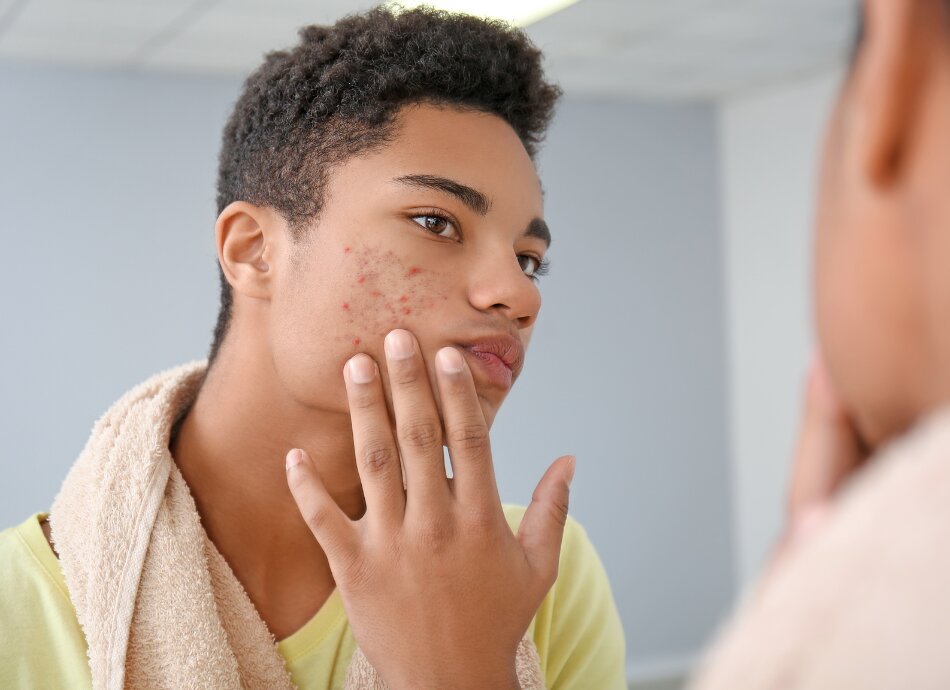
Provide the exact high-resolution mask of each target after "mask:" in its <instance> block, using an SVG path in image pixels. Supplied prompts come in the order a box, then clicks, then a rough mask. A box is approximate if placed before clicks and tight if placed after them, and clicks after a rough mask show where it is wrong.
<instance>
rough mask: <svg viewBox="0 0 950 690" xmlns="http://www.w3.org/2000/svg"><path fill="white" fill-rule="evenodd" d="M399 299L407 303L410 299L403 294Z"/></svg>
mask: <svg viewBox="0 0 950 690" xmlns="http://www.w3.org/2000/svg"><path fill="white" fill-rule="evenodd" d="M399 301H400V302H403V303H405V302H408V301H409V298H408V297H406V296H405V295H403V296H402V297H400V298H399Z"/></svg>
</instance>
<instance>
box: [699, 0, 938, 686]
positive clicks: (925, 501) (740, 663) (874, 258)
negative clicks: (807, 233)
mask: <svg viewBox="0 0 950 690" xmlns="http://www.w3.org/2000/svg"><path fill="white" fill-rule="evenodd" d="M864 20H865V21H864V34H863V37H862V40H861V42H860V44H859V46H858V50H857V54H856V57H855V62H854V65H853V67H852V71H851V74H850V75H849V77H848V79H847V81H846V83H845V85H844V88H843V90H842V92H841V95H840V98H839V102H838V105H837V108H836V110H835V112H834V115H833V117H832V121H831V124H830V127H829V130H828V136H827V141H826V145H825V152H824V166H823V171H822V188H821V198H820V206H819V213H818V219H817V231H816V240H817V241H816V271H815V277H816V286H815V287H816V290H815V294H816V299H817V305H816V306H817V322H818V332H819V337H820V341H821V350H822V352H823V355H824V360H825V361H826V363H827V364H826V365H823V364H822V363H821V359H820V358H819V361H818V363H817V364H816V366H815V368H814V371H813V373H812V376H811V381H810V384H809V389H808V398H807V399H808V406H807V410H806V414H805V424H804V428H803V434H802V438H801V445H800V448H799V454H798V458H797V465H796V470H795V473H794V482H793V487H792V492H791V495H790V504H791V512H792V515H791V517H792V522H791V525H792V532H791V536H790V539H789V540H788V542H787V544H786V546H785V547H784V548H783V550H782V553H781V554H780V555H779V556H778V557H777V559H776V563H775V564H774V565H773V566H772V567H771V569H770V572H768V573H767V575H766V577H765V579H764V581H763V583H762V584H761V585H760V587H759V589H758V591H756V592H754V593H753V594H752V595H751V596H750V598H749V601H748V602H747V604H746V606H745V610H744V611H743V613H742V615H740V616H739V618H738V619H737V620H736V622H735V623H734V624H733V625H732V626H731V628H730V630H728V631H727V634H726V635H725V636H724V637H723V639H722V640H721V642H720V643H719V645H718V647H717V649H716V651H715V652H714V653H713V654H712V656H711V657H710V658H709V660H708V662H707V664H706V666H705V669H704V670H703V672H702V673H701V674H700V678H699V681H698V682H697V684H696V687H698V688H702V690H720V689H721V690H726V689H729V690H732V689H734V688H754V689H761V688H775V689H778V688H781V689H782V690H791V689H793V688H835V689H837V688H861V689H862V690H875V689H881V690H884V689H885V688H886V689H888V690H891V689H893V688H947V687H950V656H948V654H947V652H946V643H947V640H948V639H950V599H948V597H947V594H946V587H947V582H950V556H948V552H947V544H950V412H948V407H947V406H948V404H950V270H948V266H950V197H948V195H947V192H946V180H947V179H950V127H948V122H950V2H947V0H866V1H865V3H864ZM869 453H870V457H868V454H869ZM842 485H844V487H845V488H844V490H843V491H840V492H838V491H837V489H838V488H839V487H840V486H842Z"/></svg>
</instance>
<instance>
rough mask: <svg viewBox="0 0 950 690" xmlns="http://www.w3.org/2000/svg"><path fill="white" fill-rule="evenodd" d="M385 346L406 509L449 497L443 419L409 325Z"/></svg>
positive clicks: (436, 502) (439, 501)
mask: <svg viewBox="0 0 950 690" xmlns="http://www.w3.org/2000/svg"><path fill="white" fill-rule="evenodd" d="M385 350H386V363H387V368H388V370H389V384H390V390H391V394H392V399H393V414H394V416H395V419H396V438H397V439H398V441H399V452H400V454H401V455H402V463H403V467H404V468H405V471H406V503H407V506H406V509H407V511H409V510H412V509H413V508H412V507H413V506H414V505H415V506H416V508H417V509H418V508H422V509H425V508H431V507H435V506H438V505H440V504H444V503H447V502H448V499H449V485H448V479H447V478H446V475H445V459H444V458H445V456H444V454H443V451H442V421H441V419H440V417H439V413H438V410H437V408H436V404H435V397H434V396H433V393H432V386H431V384H430V383H429V375H428V372H427V370H426V366H425V362H424V361H423V359H422V354H421V352H420V351H419V344H418V343H417V342H416V339H415V337H413V335H412V334H411V333H409V331H405V330H402V329H397V330H395V331H392V332H391V333H390V334H389V335H387V336H386V341H385Z"/></svg>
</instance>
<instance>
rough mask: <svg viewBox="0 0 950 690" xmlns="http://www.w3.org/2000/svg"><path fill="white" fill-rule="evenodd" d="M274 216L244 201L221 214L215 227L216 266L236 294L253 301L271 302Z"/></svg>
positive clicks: (275, 237)
mask: <svg viewBox="0 0 950 690" xmlns="http://www.w3.org/2000/svg"><path fill="white" fill-rule="evenodd" d="M276 220H277V218H276V214H275V213H274V212H273V211H272V210H270V209H268V208H264V207H261V206H255V205H254V204H250V203H248V202H246V201H234V202H232V203H230V204H228V206H227V207H226V208H225V209H224V210H223V211H221V214H220V215H219V216H218V221H217V223H215V226H214V235H215V242H216V244H217V248H218V262H219V263H220V264H221V270H222V271H223V272H224V275H225V277H226V278H227V281H228V283H230V284H231V288H232V289H233V290H234V291H235V292H239V293H241V294H242V295H245V296H247V297H251V298H253V299H264V300H266V299H270V295H271V283H272V278H273V271H272V270H271V265H270V261H269V260H268V257H270V256H272V255H273V254H274V251H275V249H274V243H275V242H276V241H277V238H278V235H279V233H278V232H277V227H276Z"/></svg>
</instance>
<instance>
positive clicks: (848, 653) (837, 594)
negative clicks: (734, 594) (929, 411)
mask: <svg viewBox="0 0 950 690" xmlns="http://www.w3.org/2000/svg"><path fill="white" fill-rule="evenodd" d="M948 547H950V410H945V411H943V412H941V413H938V414H937V415H935V416H933V417H932V418H931V419H930V420H928V421H927V422H926V423H924V424H922V425H921V426H920V427H919V428H918V429H916V430H915V431H914V432H913V433H911V434H909V435H908V436H907V437H905V438H903V439H901V440H900V441H899V442H898V443H896V444H894V445H892V446H891V447H890V448H888V449H886V450H885V451H884V452H883V453H880V454H879V455H878V456H877V457H876V458H874V459H873V460H872V463H871V465H870V466H869V468H868V469H867V470H865V471H864V472H863V473H862V475H861V476H860V477H859V478H857V480H856V481H855V482H854V483H853V484H852V485H851V486H850V487H849V488H848V490H847V492H846V493H845V495H844V496H842V498H841V500H840V501H839V502H838V503H837V504H836V505H835V506H834V508H833V510H832V513H831V516H830V517H829V519H828V522H827V523H826V524H825V525H823V526H822V528H821V529H820V531H818V532H817V533H816V534H815V535H814V536H813V537H812V538H810V539H809V541H807V542H806V543H804V544H803V545H802V546H801V547H800V548H798V549H797V550H795V551H793V552H790V553H788V554H787V556H785V557H784V558H783V559H782V560H781V561H779V562H778V563H777V564H776V566H775V567H774V569H773V570H772V572H770V573H768V575H767V577H766V579H765V580H764V581H763V582H762V583H761V584H760V585H759V587H758V589H757V590H755V591H753V592H752V593H751V594H750V595H749V597H748V599H747V601H746V602H745V605H744V607H743V609H742V612H741V614H740V615H739V616H737V618H736V620H735V621H734V622H733V623H732V624H731V625H730V626H729V627H728V628H727V629H726V630H725V631H724V633H725V634H724V635H722V637H721V639H720V640H719V642H718V644H717V645H716V646H715V648H714V650H713V652H712V653H711V655H710V656H709V657H708V658H707V659H706V661H705V662H704V663H703V665H702V667H701V669H700V672H699V674H698V677H697V679H696V682H695V684H694V685H693V686H691V687H694V688H695V690H735V689H736V688H742V689H743V690H746V689H748V690H852V689H855V690H858V689H860V690H904V689H905V688H906V689H913V690H938V689H939V690H945V689H946V688H950V654H948V652H947V649H948V647H947V645H948V641H950V596H948V593H947V590H948V586H950V550H948Z"/></svg>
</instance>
